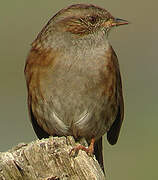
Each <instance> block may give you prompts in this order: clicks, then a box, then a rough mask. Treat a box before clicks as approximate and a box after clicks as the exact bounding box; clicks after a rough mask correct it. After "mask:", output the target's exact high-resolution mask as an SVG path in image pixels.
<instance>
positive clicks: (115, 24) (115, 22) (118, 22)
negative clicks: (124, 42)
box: [111, 18, 129, 27]
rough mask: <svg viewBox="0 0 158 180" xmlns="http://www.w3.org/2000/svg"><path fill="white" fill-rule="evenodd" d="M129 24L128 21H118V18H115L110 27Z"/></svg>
mask: <svg viewBox="0 0 158 180" xmlns="http://www.w3.org/2000/svg"><path fill="white" fill-rule="evenodd" d="M127 24H129V22H128V21H126V20H124V19H119V18H115V19H114V20H113V22H112V23H111V26H112V27H113V26H121V25H127Z"/></svg>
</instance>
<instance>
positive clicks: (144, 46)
mask: <svg viewBox="0 0 158 180" xmlns="http://www.w3.org/2000/svg"><path fill="white" fill-rule="evenodd" d="M81 2H84V3H94V4H97V5H99V6H102V7H104V8H105V9H107V10H108V11H110V12H111V13H112V14H113V15H114V16H116V17H119V18H124V19H126V20H129V21H130V22H131V24H130V25H128V26H122V27H118V28H115V29H114V30H113V31H112V32H111V34H110V37H109V39H110V42H111V44H112V46H113V48H114V49H115V51H116V53H117V55H118V58H119V62H120V67H121V73H122V80H123V90H124V99H125V120H124V124H123V128H122V130H121V135H120V138H119V141H118V143H117V145H115V146H110V145H109V144H108V143H107V141H105V144H104V145H105V153H104V154H105V166H106V171H107V176H108V179H109V180H116V179H117V180H140V179H143V180H149V179H150V180H156V179H158V170H157V168H158V113H157V112H158V95H157V92H158V46H157V43H158V23H157V22H158V12H157V7H158V3H157V1H156V0H150V1H143V0H140V1H138V0H132V1H125V0H117V1H114V0H113V1H112V0H93V1H91V0H85V1H83V0H82V1H81V0H80V1H79V0H74V1H73V0H44V1H43V0H38V1H37V0H36V1H32V0H27V1H26V0H14V1H10V0H5V1H1V4H0V151H7V150H8V149H9V148H11V147H12V146H14V145H16V144H18V143H20V142H30V141H32V140H35V139H36V136H35V134H34V132H33V129H32V126H31V123H30V122H29V117H28V112H27V105H26V100H27V92H26V85H25V80H24V74H23V69H24V64H25V59H26V56H27V53H28V51H29V49H30V44H31V42H32V41H33V40H34V39H35V37H36V35H37V33H38V32H39V31H40V30H41V29H42V27H43V26H44V25H45V23H46V22H47V21H48V20H49V19H50V17H52V16H53V14H54V13H56V12H57V11H58V10H60V9H61V8H64V7H66V6H68V5H70V4H73V3H81Z"/></svg>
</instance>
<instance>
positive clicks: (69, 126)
mask: <svg viewBox="0 0 158 180" xmlns="http://www.w3.org/2000/svg"><path fill="white" fill-rule="evenodd" d="M123 24H128V22H127V21H124V20H120V19H115V18H114V17H113V16H111V15H110V13H108V12H107V11H106V10H105V9H102V8H100V7H97V6H94V5H86V4H77V5H72V6H70V7H68V8H66V9H63V10H61V11H59V12H58V13H57V14H56V15H55V16H54V17H53V18H52V19H51V20H50V21H49V22H48V23H47V25H46V26H45V27H44V28H43V30H42V31H41V32H40V33H39V35H38V36H37V38H36V40H35V41H34V42H33V44H32V48H31V50H30V53H29V55H28V58H27V61H26V66H25V76H26V81H27V88H28V107H29V112H30V116H31V121H32V124H33V127H34V130H35V132H36V134H37V136H38V137H39V138H40V139H41V138H43V137H48V136H49V135H52V136H55V135H57V136H68V135H72V136H74V137H75V138H76V139H78V138H82V137H85V138H86V140H87V142H88V143H90V142H91V140H92V139H93V140H95V145H94V154H95V155H96V158H97V159H98V161H99V163H100V165H101V167H102V168H103V156H102V136H103V135H104V134H105V133H106V132H107V139H108V141H109V143H110V144H115V143H116V142H117V139H118V136H119V132H120V128H121V124H122V121H123V114H124V112H123V111H124V105H123V96H122V85H121V76H120V71H119V64H118V60H117V57H116V54H115V52H114V50H113V49H112V47H111V45H110V44H109V42H108V40H107V36H108V32H109V30H110V29H111V28H112V27H113V26H118V25H123Z"/></svg>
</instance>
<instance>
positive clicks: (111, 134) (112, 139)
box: [107, 47, 124, 145]
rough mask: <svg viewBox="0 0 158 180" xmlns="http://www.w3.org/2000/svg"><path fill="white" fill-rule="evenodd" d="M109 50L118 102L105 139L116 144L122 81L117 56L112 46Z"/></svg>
mask: <svg viewBox="0 0 158 180" xmlns="http://www.w3.org/2000/svg"><path fill="white" fill-rule="evenodd" d="M111 51H112V56H111V58H112V59H111V60H112V61H114V62H115V63H114V64H115V65H116V76H117V82H116V93H117V94H116V97H117V104H118V112H117V116H116V119H115V121H114V122H113V124H112V126H111V128H110V130H109V131H108V133H107V139H108V142H109V143H110V144H111V145H114V144H116V142H117V140H118V137H119V133H120V129H121V125H122V122H123V117H124V102H123V94H122V81H121V75H120V70H119V64H118V59H117V56H116V54H115V52H114V50H113V48H112V47H111Z"/></svg>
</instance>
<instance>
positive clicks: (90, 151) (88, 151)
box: [69, 138, 95, 156]
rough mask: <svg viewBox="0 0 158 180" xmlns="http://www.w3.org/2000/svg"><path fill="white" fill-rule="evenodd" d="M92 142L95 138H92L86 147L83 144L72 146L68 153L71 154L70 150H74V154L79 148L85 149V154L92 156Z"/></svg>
mask: <svg viewBox="0 0 158 180" xmlns="http://www.w3.org/2000/svg"><path fill="white" fill-rule="evenodd" d="M94 142H95V139H94V138H92V139H91V143H90V145H89V147H88V148H87V147H85V146H83V145H78V146H76V147H74V148H72V149H71V151H70V153H69V154H70V155H71V154H72V151H74V152H75V154H76V153H78V151H79V150H82V151H85V152H86V153H87V154H89V155H91V156H92V155H93V152H94Z"/></svg>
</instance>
